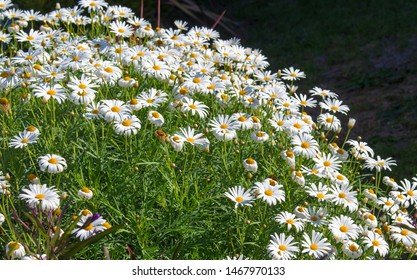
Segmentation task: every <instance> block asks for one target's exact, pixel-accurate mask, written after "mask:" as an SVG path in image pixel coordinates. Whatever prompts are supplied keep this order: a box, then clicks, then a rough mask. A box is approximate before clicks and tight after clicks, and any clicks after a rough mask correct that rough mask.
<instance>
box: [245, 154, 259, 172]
mask: <svg viewBox="0 0 417 280" xmlns="http://www.w3.org/2000/svg"><path fill="white" fill-rule="evenodd" d="M243 167H244V168H245V170H246V171H249V172H256V171H258V163H257V162H256V160H254V159H253V158H251V157H249V158H247V159H245V160H244V161H243Z"/></svg>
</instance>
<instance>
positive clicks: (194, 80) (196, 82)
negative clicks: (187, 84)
mask: <svg viewBox="0 0 417 280" xmlns="http://www.w3.org/2000/svg"><path fill="white" fill-rule="evenodd" d="M193 83H194V84H199V83H201V79H200V78H194V79H193Z"/></svg>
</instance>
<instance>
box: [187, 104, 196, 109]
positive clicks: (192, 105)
mask: <svg viewBox="0 0 417 280" xmlns="http://www.w3.org/2000/svg"><path fill="white" fill-rule="evenodd" d="M188 107H190V108H191V109H193V110H195V109H197V106H195V105H194V104H190V105H189V106H188Z"/></svg>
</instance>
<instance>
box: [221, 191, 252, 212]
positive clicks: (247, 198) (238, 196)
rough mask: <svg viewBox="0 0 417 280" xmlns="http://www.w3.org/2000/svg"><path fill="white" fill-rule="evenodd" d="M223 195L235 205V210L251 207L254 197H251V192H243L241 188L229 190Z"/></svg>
mask: <svg viewBox="0 0 417 280" xmlns="http://www.w3.org/2000/svg"><path fill="white" fill-rule="evenodd" d="M224 195H225V196H227V197H228V198H230V199H231V200H232V201H234V202H235V203H236V204H235V208H237V207H238V206H251V207H252V202H253V200H254V197H253V196H252V194H251V191H250V190H245V189H244V188H243V187H241V186H235V187H233V188H229V190H228V192H226V193H224Z"/></svg>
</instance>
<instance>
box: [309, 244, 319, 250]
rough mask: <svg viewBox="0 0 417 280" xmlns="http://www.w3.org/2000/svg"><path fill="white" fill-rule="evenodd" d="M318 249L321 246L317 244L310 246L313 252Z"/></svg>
mask: <svg viewBox="0 0 417 280" xmlns="http://www.w3.org/2000/svg"><path fill="white" fill-rule="evenodd" d="M318 248H319V246H318V245H317V244H311V245H310V249H311V250H313V251H315V250H317V249H318Z"/></svg>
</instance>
